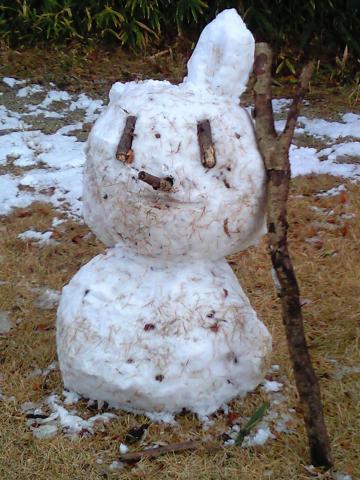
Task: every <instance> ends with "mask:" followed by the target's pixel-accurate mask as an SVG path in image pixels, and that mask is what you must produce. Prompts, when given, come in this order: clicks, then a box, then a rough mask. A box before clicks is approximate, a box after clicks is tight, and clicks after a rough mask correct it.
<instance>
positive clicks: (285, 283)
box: [254, 43, 332, 469]
mask: <svg viewBox="0 0 360 480" xmlns="http://www.w3.org/2000/svg"><path fill="white" fill-rule="evenodd" d="M271 64H272V54H271V49H270V47H269V46H268V45H267V44H264V43H259V44H257V45H256V58H255V68H254V70H255V75H256V83H255V86H254V95H255V111H256V128H255V130H256V137H257V141H258V146H259V150H260V153H261V155H262V157H263V160H264V164H265V168H266V172H267V187H268V203H267V222H268V232H269V234H268V242H269V251H270V255H271V260H272V264H273V268H274V270H275V274H276V278H277V283H278V285H277V291H278V296H279V298H280V301H281V308H282V319H283V323H284V326H285V331H286V337H287V343H288V348H289V352H290V357H291V361H292V365H293V370H294V376H295V381H296V386H297V390H298V392H299V396H300V400H301V403H302V406H303V410H304V422H305V427H306V431H307V436H308V441H309V446H310V455H311V463H312V464H313V465H314V466H321V467H324V468H326V469H328V468H330V467H331V465H332V460H331V451H330V442H329V437H328V434H327V430H326V426H325V421H324V415H323V408H322V404H321V395H320V386H319V382H318V379H317V377H316V375H315V372H314V369H313V366H312V363H311V358H310V355H309V351H308V347H307V342H306V338H305V332H304V324H303V317H302V312H301V304H300V292H299V286H298V283H297V279H296V276H295V272H294V269H293V266H292V262H291V258H290V255H289V251H288V246H287V229H288V224H287V198H288V193H289V183H290V163H289V147H290V144H291V141H292V137H293V134H294V129H295V125H296V121H297V118H298V114H299V110H300V105H301V102H302V100H303V98H304V95H305V93H306V91H307V88H308V84H309V81H310V78H311V74H312V71H313V64H312V63H310V64H308V65H307V66H306V67H305V68H304V70H303V72H302V75H301V78H300V85H299V89H298V91H297V93H296V96H295V98H294V101H293V103H292V105H291V107H290V110H289V114H288V117H287V122H286V126H285V130H284V132H283V133H282V134H281V135H280V136H279V137H278V136H277V135H276V132H275V130H274V118H273V113H272V107H271Z"/></svg>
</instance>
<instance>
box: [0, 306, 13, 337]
mask: <svg viewBox="0 0 360 480" xmlns="http://www.w3.org/2000/svg"><path fill="white" fill-rule="evenodd" d="M11 328H12V323H11V320H10V317H9V315H8V313H7V312H1V311H0V335H2V334H3V333H8V332H10V330H11Z"/></svg>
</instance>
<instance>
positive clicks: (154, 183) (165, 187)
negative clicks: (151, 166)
mask: <svg viewBox="0 0 360 480" xmlns="http://www.w3.org/2000/svg"><path fill="white" fill-rule="evenodd" d="M138 179H139V180H141V181H142V182H145V183H147V184H148V185H150V186H151V187H152V188H153V189H154V190H161V191H163V192H169V191H170V190H171V189H172V187H173V185H174V180H173V179H172V178H171V177H161V178H160V177H156V176H155V175H151V174H150V173H147V172H144V171H143V170H142V171H141V172H139V174H138Z"/></svg>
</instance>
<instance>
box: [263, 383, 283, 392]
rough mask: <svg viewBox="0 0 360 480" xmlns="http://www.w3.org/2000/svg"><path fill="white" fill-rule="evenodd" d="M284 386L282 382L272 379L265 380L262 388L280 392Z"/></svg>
mask: <svg viewBox="0 0 360 480" xmlns="http://www.w3.org/2000/svg"><path fill="white" fill-rule="evenodd" d="M282 388H283V384H282V383H280V382H276V381H271V380H264V381H263V382H262V389H263V390H264V392H266V393H269V392H278V391H280V390H281V389H282Z"/></svg>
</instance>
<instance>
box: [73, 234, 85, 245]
mask: <svg viewBox="0 0 360 480" xmlns="http://www.w3.org/2000/svg"><path fill="white" fill-rule="evenodd" d="M83 237H84V235H82V234H78V235H75V236H73V237H72V239H71V241H72V242H73V243H77V244H79V243H81V240H82V239H83Z"/></svg>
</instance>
